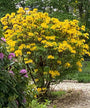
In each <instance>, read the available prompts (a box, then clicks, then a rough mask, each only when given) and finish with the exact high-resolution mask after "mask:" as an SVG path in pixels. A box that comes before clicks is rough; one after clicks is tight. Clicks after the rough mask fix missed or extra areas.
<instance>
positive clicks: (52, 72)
mask: <svg viewBox="0 0 90 108" xmlns="http://www.w3.org/2000/svg"><path fill="white" fill-rule="evenodd" d="M49 74H51V77H52V78H55V77H56V76H59V75H60V73H59V72H58V71H57V70H55V71H53V70H49Z"/></svg>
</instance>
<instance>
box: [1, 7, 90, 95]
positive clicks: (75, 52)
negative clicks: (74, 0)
mask: <svg viewBox="0 0 90 108" xmlns="http://www.w3.org/2000/svg"><path fill="white" fill-rule="evenodd" d="M1 22H2V24H3V30H4V36H5V39H6V42H7V44H8V47H7V50H8V51H9V52H12V53H15V55H16V57H17V58H18V61H19V62H20V63H23V64H25V67H26V68H27V71H28V74H30V76H31V78H32V80H33V82H34V84H35V85H36V89H37V91H38V96H41V97H45V96H46V94H48V91H49V88H50V83H51V82H52V81H53V80H55V81H56V80H60V79H61V78H62V77H64V76H66V75H67V74H68V73H74V72H75V71H80V72H81V71H82V69H81V68H82V61H83V55H85V54H88V55H90V53H89V51H88V50H89V47H88V45H87V44H86V43H85V41H86V39H88V35H89V34H88V33H84V31H85V26H80V27H79V25H78V21H77V20H73V21H69V20H65V21H64V22H61V21H59V20H58V19H57V18H51V17H49V16H48V13H42V12H37V9H34V10H33V11H29V9H28V8H25V10H24V9H23V8H19V10H18V11H17V13H16V14H15V13H11V14H6V16H5V17H3V18H2V19H1Z"/></svg>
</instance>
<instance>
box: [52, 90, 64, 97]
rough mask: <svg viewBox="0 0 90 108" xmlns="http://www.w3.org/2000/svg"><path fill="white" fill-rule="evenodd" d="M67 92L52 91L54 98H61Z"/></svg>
mask: <svg viewBox="0 0 90 108" xmlns="http://www.w3.org/2000/svg"><path fill="white" fill-rule="evenodd" d="M65 94H66V92H65V91H51V95H52V96H53V97H61V96H62V95H65Z"/></svg>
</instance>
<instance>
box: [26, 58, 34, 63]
mask: <svg viewBox="0 0 90 108" xmlns="http://www.w3.org/2000/svg"><path fill="white" fill-rule="evenodd" d="M28 63H33V60H31V59H30V60H28V61H25V64H28Z"/></svg>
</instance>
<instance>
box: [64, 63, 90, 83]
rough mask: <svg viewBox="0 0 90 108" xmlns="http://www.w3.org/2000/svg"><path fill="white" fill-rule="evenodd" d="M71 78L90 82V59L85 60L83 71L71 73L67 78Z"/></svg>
mask: <svg viewBox="0 0 90 108" xmlns="http://www.w3.org/2000/svg"><path fill="white" fill-rule="evenodd" d="M66 79H69V80H78V82H83V83H90V61H84V62H83V67H82V72H77V73H75V74H74V75H73V74H69V75H67V78H66Z"/></svg>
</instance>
